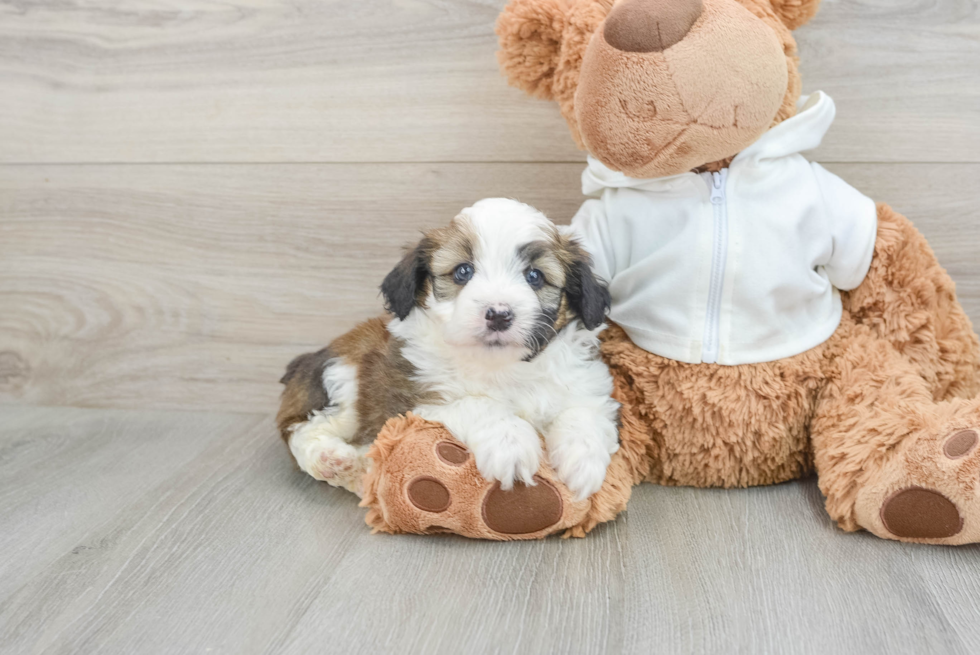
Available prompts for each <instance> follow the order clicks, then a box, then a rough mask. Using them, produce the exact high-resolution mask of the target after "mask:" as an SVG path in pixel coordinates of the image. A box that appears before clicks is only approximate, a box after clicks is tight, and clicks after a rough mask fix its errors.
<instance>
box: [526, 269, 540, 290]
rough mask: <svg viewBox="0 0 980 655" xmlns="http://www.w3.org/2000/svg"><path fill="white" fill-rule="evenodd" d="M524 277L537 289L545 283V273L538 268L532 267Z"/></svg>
mask: <svg viewBox="0 0 980 655" xmlns="http://www.w3.org/2000/svg"><path fill="white" fill-rule="evenodd" d="M524 279H525V280H527V283H528V284H530V285H531V287H533V288H535V289H540V288H541V287H542V286H543V285H544V273H542V272H541V271H539V270H538V269H536V268H532V269H531V270H529V271H528V272H527V273H525V274H524Z"/></svg>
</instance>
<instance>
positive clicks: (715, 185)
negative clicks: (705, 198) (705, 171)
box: [711, 173, 725, 205]
mask: <svg viewBox="0 0 980 655" xmlns="http://www.w3.org/2000/svg"><path fill="white" fill-rule="evenodd" d="M723 202H725V178H724V177H723V176H722V174H721V173H712V174H711V204H713V205H720V204H721V203H723Z"/></svg>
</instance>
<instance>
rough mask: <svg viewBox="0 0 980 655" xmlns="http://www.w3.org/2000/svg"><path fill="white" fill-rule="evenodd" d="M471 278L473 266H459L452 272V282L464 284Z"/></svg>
mask: <svg viewBox="0 0 980 655" xmlns="http://www.w3.org/2000/svg"><path fill="white" fill-rule="evenodd" d="M472 278H473V264H460V265H459V266H457V267H456V268H455V269H454V270H453V282H455V283H456V284H459V285H463V284H466V283H467V282H469V281H470V279H472Z"/></svg>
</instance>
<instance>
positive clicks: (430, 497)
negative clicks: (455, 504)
mask: <svg viewBox="0 0 980 655" xmlns="http://www.w3.org/2000/svg"><path fill="white" fill-rule="evenodd" d="M408 499H409V500H410V501H411V502H412V504H413V505H415V506H416V507H418V508H419V509H420V510H423V511H425V512H444V511H446V510H447V509H449V503H450V502H451V501H450V498H449V489H446V485H444V484H443V483H441V482H439V481H438V480H436V479H435V478H429V477H423V478H415V479H414V480H412V481H411V482H409V483H408Z"/></svg>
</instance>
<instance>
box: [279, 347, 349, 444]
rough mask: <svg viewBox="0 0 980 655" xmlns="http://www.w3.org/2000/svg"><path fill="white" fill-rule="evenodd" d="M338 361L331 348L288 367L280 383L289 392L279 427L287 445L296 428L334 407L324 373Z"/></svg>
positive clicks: (281, 403) (283, 401) (284, 397)
mask: <svg viewBox="0 0 980 655" xmlns="http://www.w3.org/2000/svg"><path fill="white" fill-rule="evenodd" d="M334 357H335V355H333V354H332V353H331V352H330V348H329V347H327V348H323V349H322V350H318V351H317V352H315V353H307V354H305V355H300V356H299V357H297V358H295V359H294V360H293V361H291V362H289V365H288V366H287V367H286V374H285V375H283V376H282V379H281V380H279V382H280V383H282V384H284V385H286V388H285V389H284V390H283V392H282V398H281V399H280V401H279V412H278V413H277V414H276V425H277V426H278V427H279V434H280V435H281V436H282V438H283V440H284V441H286V442H288V441H289V435H290V428H291V427H292V426H294V425H296V424H297V423H302V422H303V421H306V420H307V419H309V417H310V413H311V412H313V411H315V410H318V409H323V408H324V407H326V406H327V405H329V404H330V398H329V397H328V396H327V391H326V389H324V388H323V369H324V367H325V366H326V364H327V362H328V361H330V360H331V359H333V358H334Z"/></svg>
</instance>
